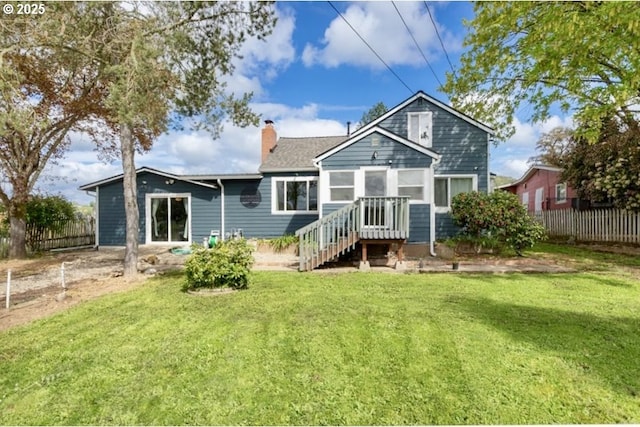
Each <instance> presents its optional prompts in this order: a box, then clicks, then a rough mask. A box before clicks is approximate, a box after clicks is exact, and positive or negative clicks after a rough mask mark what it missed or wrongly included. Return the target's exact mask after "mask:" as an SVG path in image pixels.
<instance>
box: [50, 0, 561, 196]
mask: <svg viewBox="0 0 640 427" xmlns="http://www.w3.org/2000/svg"><path fill="white" fill-rule="evenodd" d="M332 4H333V6H334V7H335V8H336V9H337V10H338V11H339V12H340V13H342V15H343V16H344V17H345V18H346V20H347V21H348V22H349V23H350V24H351V26H353V27H354V28H355V29H356V30H357V31H358V33H359V34H360V35H361V36H362V38H364V39H365V40H366V42H367V43H368V44H369V45H370V46H371V47H372V48H373V49H374V50H375V51H376V52H377V54H378V55H379V56H380V57H381V58H382V60H383V61H384V62H385V63H386V64H387V65H388V66H389V67H391V69H392V70H393V72H394V73H395V74H396V75H397V76H396V75H394V74H393V73H392V72H390V71H389V70H388V68H387V67H386V66H385V65H384V63H383V62H382V61H381V60H380V59H379V58H377V57H376V55H375V54H374V53H372V52H371V50H370V49H369V48H368V47H367V46H366V45H365V44H364V43H363V41H362V40H361V39H360V38H359V37H358V35H356V34H355V33H354V31H353V30H352V29H351V28H350V27H349V26H348V25H347V24H346V23H345V21H344V20H343V18H341V17H340V16H339V15H338V14H337V13H336V11H335V10H334V8H333V7H332V5H331V4H330V3H329V2H324V1H318V2H316V1H309V2H278V3H277V4H276V6H275V8H276V13H277V15H278V18H279V19H278V24H277V26H276V28H275V30H274V32H273V34H272V35H271V36H270V37H269V38H268V39H267V41H266V42H260V41H257V40H251V41H249V42H247V43H246V45H245V46H244V47H243V49H242V55H243V59H242V60H238V61H237V63H236V72H235V73H234V75H233V76H231V77H230V78H229V79H228V81H227V84H228V87H229V90H233V91H237V92H244V91H252V92H253V93H254V97H253V102H252V108H253V109H254V111H256V112H257V113H259V114H260V115H261V117H262V119H263V120H264V119H270V120H273V121H274V122H275V127H276V130H277V132H278V134H279V135H280V136H314V135H315V136H319V135H341V134H346V131H347V122H348V121H350V122H352V124H355V123H357V122H358V121H359V119H360V118H361V117H362V114H363V113H364V112H365V111H366V110H368V109H369V108H371V107H372V106H373V105H374V104H376V103H378V102H383V103H384V104H385V105H386V106H387V107H389V108H391V107H393V106H395V105H397V104H399V103H400V102H402V101H404V100H405V99H406V98H408V97H409V96H411V95H412V94H413V93H415V92H417V91H418V90H423V91H424V92H426V93H428V94H429V95H431V96H433V97H435V98H437V99H439V100H441V101H443V102H445V103H448V101H449V100H448V98H447V97H446V96H445V95H444V94H443V93H442V92H440V91H439V90H438V87H439V83H438V79H439V80H440V81H441V82H444V81H445V73H446V72H447V71H449V70H450V65H449V62H448V61H447V58H446V56H445V51H444V50H443V49H442V46H441V43H440V40H439V38H438V34H439V35H440V38H441V39H442V43H443V44H444V47H445V50H446V52H447V54H448V55H449V59H450V60H451V62H452V63H453V66H454V67H456V66H457V64H458V60H459V57H460V54H461V53H462V52H463V46H462V42H463V40H464V37H465V34H466V29H465V27H464V25H463V19H472V18H473V6H472V5H471V4H470V3H467V2H428V3H427V4H428V6H429V10H430V12H431V14H432V16H433V20H434V21H435V24H436V27H437V29H438V31H437V32H436V30H435V28H434V26H433V23H432V21H431V18H430V17H429V13H428V11H427V7H426V5H425V2H413V1H396V2H395V6H396V7H397V8H398V11H399V13H398V12H397V11H396V9H395V8H394V4H393V3H391V2H387V1H379V2H378V1H376V2H374V1H368V2H333V3H332ZM401 16H402V19H404V21H405V22H406V24H407V26H408V27H409V28H410V29H411V34H412V35H413V37H414V38H415V39H416V41H417V43H418V45H419V47H420V50H418V48H417V47H416V44H415V43H414V41H413V39H412V37H411V35H410V33H409V32H408V31H407V28H406V27H405V25H404V24H403V22H402V19H401ZM421 51H422V52H421ZM423 54H424V56H425V57H426V61H425V58H423ZM427 61H428V63H429V65H430V66H431V68H432V69H433V72H432V71H431V69H430V68H429V65H427ZM407 86H408V88H407ZM570 123H571V119H570V117H561V116H554V117H551V118H550V119H549V120H548V121H546V122H545V123H535V124H534V123H527V122H526V117H518V118H517V120H516V123H515V125H516V134H515V135H514V136H513V137H512V138H511V139H510V140H508V141H506V142H503V143H501V144H500V146H498V147H494V148H492V150H491V164H490V167H491V171H492V172H494V173H497V174H499V175H507V176H512V177H514V178H518V177H520V176H521V175H522V174H523V173H524V172H525V170H526V169H527V165H526V161H527V159H528V158H529V157H530V156H532V155H533V154H534V153H535V143H536V141H537V139H538V137H539V136H540V134H541V133H542V132H548V131H549V130H551V129H552V128H554V127H556V126H559V125H563V124H570ZM352 126H353V125H352ZM71 139H72V146H71V150H70V151H69V152H68V153H67V155H66V156H65V158H64V159H62V160H60V161H59V162H58V164H57V165H52V166H51V167H49V168H48V170H47V173H46V175H47V176H48V177H49V179H46V178H45V179H44V180H43V181H42V183H41V185H40V189H41V190H43V191H46V192H50V193H59V194H62V195H63V196H65V197H67V198H68V199H70V200H73V201H76V202H79V203H88V202H90V201H91V200H92V197H90V196H88V195H86V194H84V193H83V192H81V191H79V190H77V187H78V186H79V185H82V184H86V183H89V182H93V181H96V180H99V179H102V178H106V177H109V176H113V175H117V174H119V173H121V171H122V169H121V164H120V163H119V161H115V162H113V163H104V162H101V161H100V160H99V159H98V156H97V153H96V152H95V150H94V149H93V146H92V144H91V143H90V142H89V141H88V140H87V139H86V138H83V137H82V135H78V134H73V135H71ZM259 162H260V127H249V128H245V129H240V128H236V127H234V126H232V125H231V124H226V125H225V127H224V132H223V134H222V136H221V138H220V139H218V140H212V138H211V137H210V136H209V135H208V134H206V133H198V132H189V131H185V132H180V133H176V132H174V133H170V134H167V135H163V136H161V137H160V138H159V139H158V141H156V143H155V145H154V147H153V149H152V150H151V151H150V152H149V153H147V154H144V155H139V156H137V158H136V166H137V167H141V166H148V167H153V168H157V169H161V170H165V171H167V172H173V173H177V174H181V173H189V174H195V173H240V172H250V173H255V172H256V171H257V168H258V166H259Z"/></svg>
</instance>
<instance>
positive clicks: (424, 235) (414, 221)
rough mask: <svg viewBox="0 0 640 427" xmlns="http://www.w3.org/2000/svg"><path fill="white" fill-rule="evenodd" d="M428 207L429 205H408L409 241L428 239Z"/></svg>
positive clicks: (422, 241) (416, 241)
mask: <svg viewBox="0 0 640 427" xmlns="http://www.w3.org/2000/svg"><path fill="white" fill-rule="evenodd" d="M430 209H431V208H430V206H429V205H418V204H415V205H410V206H409V238H408V239H407V241H408V242H409V243H426V242H428V241H429V228H430V227H429V225H430V216H429V214H430Z"/></svg>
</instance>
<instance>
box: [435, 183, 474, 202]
mask: <svg viewBox="0 0 640 427" xmlns="http://www.w3.org/2000/svg"><path fill="white" fill-rule="evenodd" d="M434 185H435V189H434V191H435V204H436V207H437V208H449V207H450V206H451V199H453V198H454V197H455V196H456V195H458V194H460V193H468V192H470V191H474V187H475V185H474V179H473V177H452V176H450V177H437V178H435V182H434Z"/></svg>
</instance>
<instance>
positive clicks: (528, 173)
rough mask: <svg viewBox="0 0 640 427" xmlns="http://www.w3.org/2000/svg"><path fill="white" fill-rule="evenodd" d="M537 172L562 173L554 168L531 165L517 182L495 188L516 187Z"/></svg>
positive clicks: (559, 169)
mask: <svg viewBox="0 0 640 427" xmlns="http://www.w3.org/2000/svg"><path fill="white" fill-rule="evenodd" d="M539 170H545V171H549V172H562V169H561V168H557V167H555V166H548V165H533V166H531V167H530V168H529V169H528V170H527V171H526V172H525V173H524V175H522V177H521V178H520V179H518V180H517V181H514V182H512V183H511V184H505V185H501V186H499V187H496V188H499V189H505V188H511V187H517V186H518V185H520V184H523V183H525V182H527V181H528V180H529V179H530V178H531V177H532V176H533V175H534V174H535V173H536V172H537V171H539Z"/></svg>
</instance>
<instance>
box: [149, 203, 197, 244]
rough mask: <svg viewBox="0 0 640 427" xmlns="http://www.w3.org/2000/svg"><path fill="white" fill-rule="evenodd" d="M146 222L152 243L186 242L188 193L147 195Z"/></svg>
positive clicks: (188, 230)
mask: <svg viewBox="0 0 640 427" xmlns="http://www.w3.org/2000/svg"><path fill="white" fill-rule="evenodd" d="M147 197H148V200H147V203H148V205H149V209H148V211H147V212H148V217H147V222H148V224H149V225H150V230H149V232H150V235H149V236H148V238H147V240H148V241H150V242H153V243H160V242H162V243H164V242H188V241H189V232H190V227H189V223H190V218H189V211H190V206H189V205H190V203H189V196H188V195H148V196H147Z"/></svg>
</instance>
